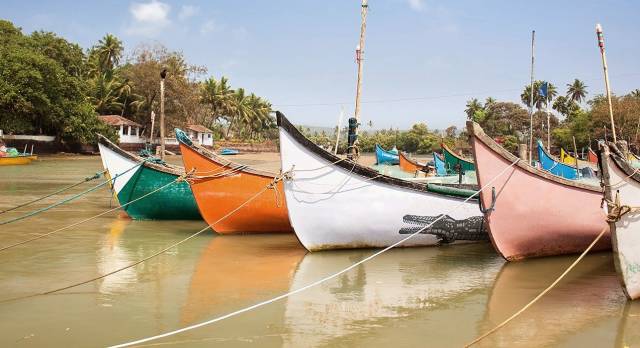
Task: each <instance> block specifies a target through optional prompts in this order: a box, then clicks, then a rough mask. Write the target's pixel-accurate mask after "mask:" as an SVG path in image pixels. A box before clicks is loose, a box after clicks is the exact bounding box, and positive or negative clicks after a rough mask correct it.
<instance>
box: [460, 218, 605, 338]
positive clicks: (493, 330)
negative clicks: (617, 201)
mask: <svg viewBox="0 0 640 348" xmlns="http://www.w3.org/2000/svg"><path fill="white" fill-rule="evenodd" d="M608 230H609V227H605V228H603V229H602V231H601V232H600V233H599V234H598V236H596V238H595V239H594V240H593V242H591V244H589V246H588V247H587V249H585V251H583V252H582V254H580V256H579V257H578V258H577V259H576V260H575V261H574V262H573V263H572V264H571V265H570V266H569V267H568V268H567V269H566V270H565V271H564V272H562V274H561V275H560V276H559V277H558V278H557V279H556V280H555V281H554V282H553V283H551V285H549V286H548V287H547V288H546V289H544V290H543V291H542V292H541V293H540V294H538V296H536V297H535V298H534V299H533V300H531V301H529V303H527V304H526V305H525V306H524V307H522V308H521V309H520V310H519V311H517V312H516V313H514V314H513V315H512V316H510V317H509V318H507V319H506V320H505V321H503V322H502V323H500V324H498V325H497V326H496V327H494V328H493V329H491V330H489V331H488V332H486V333H485V334H484V335H482V336H480V337H478V338H476V339H475V340H473V341H472V342H471V343H469V344H467V345H465V347H470V346H472V345H474V344H476V343H478V342H480V341H481V340H483V339H485V338H486V337H487V336H489V335H491V334H493V333H494V332H496V331H498V330H499V329H500V328H502V327H503V326H505V325H507V324H508V323H509V322H510V321H512V320H513V319H515V318H516V317H517V316H519V315H520V314H522V313H523V312H524V311H525V310H527V309H528V308H529V307H531V306H532V305H533V304H534V303H536V302H538V300H539V299H540V298H541V297H542V296H544V295H546V294H547V293H548V292H549V291H550V290H551V289H553V288H554V287H555V286H556V285H557V284H558V283H559V282H560V281H561V280H562V279H563V278H564V277H565V276H566V275H567V274H568V273H569V272H570V271H571V270H572V269H573V268H574V267H575V266H576V265H577V264H578V263H579V262H580V261H581V260H582V259H583V258H584V257H585V255H587V253H588V252H589V251H590V250H591V249H592V248H593V246H594V245H596V243H597V242H598V241H599V240H600V238H602V236H603V235H604V234H605V233H606V232H607V231H608Z"/></svg>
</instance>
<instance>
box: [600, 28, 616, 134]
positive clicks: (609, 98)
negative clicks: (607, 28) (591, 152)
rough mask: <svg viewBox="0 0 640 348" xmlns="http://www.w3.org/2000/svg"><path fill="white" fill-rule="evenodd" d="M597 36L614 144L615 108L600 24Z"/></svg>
mask: <svg viewBox="0 0 640 348" xmlns="http://www.w3.org/2000/svg"><path fill="white" fill-rule="evenodd" d="M596 36H597V37H598V46H599V47H600V55H601V56H602V69H603V70H604V85H605V88H606V92H607V101H608V102H609V117H610V118H611V133H612V134H613V143H614V144H615V143H616V141H617V139H616V125H615V123H614V121H613V106H612V105H611V88H610V87H609V69H608V68H607V55H606V54H605V52H604V34H603V33H602V26H601V25H600V23H598V24H596Z"/></svg>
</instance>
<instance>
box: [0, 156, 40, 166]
mask: <svg viewBox="0 0 640 348" xmlns="http://www.w3.org/2000/svg"><path fill="white" fill-rule="evenodd" d="M37 159H38V156H36V155H18V156H11V157H0V166H11V165H20V164H30V163H31V162H32V161H35V160H37Z"/></svg>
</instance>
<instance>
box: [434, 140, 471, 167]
mask: <svg viewBox="0 0 640 348" xmlns="http://www.w3.org/2000/svg"><path fill="white" fill-rule="evenodd" d="M441 147H442V154H443V155H444V156H443V157H444V163H445V167H446V169H447V172H449V173H457V172H458V165H460V169H462V171H463V172H466V171H470V170H472V171H475V170H476V165H475V163H473V161H472V160H469V159H466V158H464V157H462V156H460V155H458V154H456V153H455V152H453V151H451V150H450V149H449V147H447V145H446V144H444V143H443V144H441Z"/></svg>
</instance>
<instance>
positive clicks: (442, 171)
mask: <svg viewBox="0 0 640 348" xmlns="http://www.w3.org/2000/svg"><path fill="white" fill-rule="evenodd" d="M433 164H434V166H435V167H436V175H438V176H447V175H449V173H448V172H447V164H446V163H445V162H444V158H442V155H441V154H439V153H437V152H434V153H433Z"/></svg>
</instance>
